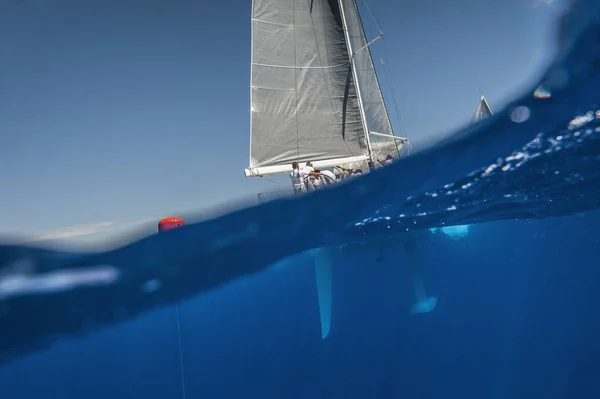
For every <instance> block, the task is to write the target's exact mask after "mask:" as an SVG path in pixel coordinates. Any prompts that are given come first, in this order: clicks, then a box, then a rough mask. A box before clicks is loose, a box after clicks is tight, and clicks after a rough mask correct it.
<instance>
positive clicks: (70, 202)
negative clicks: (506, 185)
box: [0, 0, 559, 234]
mask: <svg viewBox="0 0 600 399" xmlns="http://www.w3.org/2000/svg"><path fill="white" fill-rule="evenodd" d="M358 3H359V6H360V8H361V9H363V11H364V3H363V0H358ZM367 4H368V6H369V8H370V10H371V11H372V14H373V16H374V17H375V19H376V22H377V24H378V25H379V26H380V27H381V29H382V30H383V32H384V34H385V39H384V41H379V42H377V43H376V44H375V45H374V46H373V49H372V51H373V53H374V58H375V59H376V64H377V68H378V72H379V76H380V80H381V85H382V89H383V91H384V96H385V98H386V102H387V104H388V108H389V112H390V117H391V119H392V122H393V124H394V129H395V131H396V134H399V135H406V136H408V137H409V138H410V139H411V141H412V144H413V147H414V149H415V150H418V149H419V146H423V144H424V143H426V142H427V141H429V140H431V139H435V138H439V137H440V134H443V133H448V132H449V131H451V130H452V129H456V128H458V127H460V126H463V125H465V124H467V123H468V122H469V120H470V118H471V116H472V114H473V112H474V110H475V107H476V105H477V102H478V100H479V96H480V90H481V91H482V92H483V93H484V94H485V95H486V97H487V99H488V102H489V103H490V105H491V107H492V109H493V110H498V109H499V108H501V107H502V106H503V105H504V104H505V103H506V102H508V101H510V100H511V99H512V98H514V96H515V95H516V94H518V93H519V91H520V90H522V89H523V88H524V87H525V85H527V84H530V83H531V82H532V80H533V79H536V78H537V77H538V76H539V73H540V72H541V71H542V69H543V67H544V66H545V64H546V63H547V62H548V60H549V59H550V58H551V57H552V55H553V51H554V48H553V39H554V23H555V20H556V18H557V17H558V15H559V12H558V11H559V4H558V1H551V0H456V1H448V0H368V1H367ZM250 9H251V1H250V0H231V1H228V2H214V1H183V0H180V1H174V0H169V1H167V0H162V1H159V0H147V1H141V0H129V1H121V0H119V1H117V0H102V1H101V0H88V1H75V0H4V1H1V2H0V220H1V222H0V234H2V233H11V232H12V233H26V234H31V233H36V232H41V231H51V230H53V229H56V228H61V227H65V226H74V225H82V224H83V225H92V226H98V225H97V223H105V224H104V225H101V226H109V222H114V223H116V225H119V224H124V223H130V222H136V221H140V220H149V219H156V218H159V217H161V216H165V215H168V214H177V213H178V212H183V211H193V210H201V209H203V208H206V207H209V206H214V205H217V204H220V203H222V202H226V201H229V200H232V199H236V198H241V197H249V196H254V195H255V194H256V193H258V192H261V191H263V190H265V189H278V188H279V187H277V186H276V185H274V184H273V183H270V182H268V181H264V180H262V179H258V178H245V177H244V174H243V169H244V168H245V167H247V166H248V154H249V118H250V115H249V111H250V104H249V80H250V76H249V75H250ZM363 22H364V24H365V28H366V29H367V34H368V36H370V37H371V38H372V37H374V36H375V30H374V29H373V26H374V25H373V22H372V18H371V16H370V15H369V14H368V13H366V12H364V13H363ZM384 43H385V47H384V45H383V44H384ZM384 50H385V51H384ZM381 56H384V57H385V58H384V62H385V65H386V67H387V70H388V73H390V75H391V77H392V81H393V87H394V93H395V97H396V100H397V106H398V109H399V111H400V112H399V114H400V119H401V122H402V127H403V129H400V125H399V123H398V120H399V119H398V117H397V116H396V112H395V109H396V107H395V105H394V102H393V101H392V98H391V90H390V84H389V82H388V81H386V79H385V75H384V74H383V70H382V69H381V63H380V62H379V57H381ZM110 226H113V225H112V224H111V225H110Z"/></svg>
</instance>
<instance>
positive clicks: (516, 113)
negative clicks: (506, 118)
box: [510, 105, 531, 123]
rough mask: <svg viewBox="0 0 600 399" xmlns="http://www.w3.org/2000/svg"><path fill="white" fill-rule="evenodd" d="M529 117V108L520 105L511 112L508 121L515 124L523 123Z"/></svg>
mask: <svg viewBox="0 0 600 399" xmlns="http://www.w3.org/2000/svg"><path fill="white" fill-rule="evenodd" d="M530 116H531V111H529V108H527V107H525V106H523V105H521V106H519V107H517V108H515V109H513V110H512V112H511V113H510V120H511V121H513V122H515V123H523V122H526V121H527V120H528V119H529V117H530Z"/></svg>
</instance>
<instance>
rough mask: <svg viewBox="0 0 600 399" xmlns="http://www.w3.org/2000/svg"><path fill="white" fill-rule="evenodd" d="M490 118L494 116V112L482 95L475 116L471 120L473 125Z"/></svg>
mask: <svg viewBox="0 0 600 399" xmlns="http://www.w3.org/2000/svg"><path fill="white" fill-rule="evenodd" d="M489 116H492V110H491V108H490V105H489V104H488V102H487V100H486V99H485V97H484V96H483V95H482V96H481V98H480V99H479V104H478V105H477V109H475V113H474V114H473V118H471V125H472V124H474V123H477V122H479V121H481V120H483V119H485V118H487V117H489Z"/></svg>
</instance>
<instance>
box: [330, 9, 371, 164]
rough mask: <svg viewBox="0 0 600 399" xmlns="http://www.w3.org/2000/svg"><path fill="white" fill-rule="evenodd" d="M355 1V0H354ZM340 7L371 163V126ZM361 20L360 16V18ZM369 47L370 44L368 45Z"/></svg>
mask: <svg viewBox="0 0 600 399" xmlns="http://www.w3.org/2000/svg"><path fill="white" fill-rule="evenodd" d="M352 1H355V0H352ZM338 4H339V6H340V14H341V16H342V25H343V26H344V36H345V37H346V45H347V46H348V56H349V57H350V64H351V68H352V79H354V88H355V89H356V96H357V97H358V108H359V110H360V119H361V120H362V125H363V130H364V131H365V138H366V140H367V148H368V150H369V161H373V149H372V147H371V137H370V135H369V126H368V125H367V115H366V113H365V107H364V103H363V100H362V96H361V94H360V84H359V82H358V74H357V72H356V62H355V60H354V53H353V51H352V43H350V33H349V32H348V23H347V22H346V13H345V12H344V4H343V0H338ZM359 18H360V16H359ZM367 46H368V44H367Z"/></svg>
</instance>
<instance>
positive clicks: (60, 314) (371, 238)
mask: <svg viewBox="0 0 600 399" xmlns="http://www.w3.org/2000/svg"><path fill="white" fill-rule="evenodd" d="M559 33H560V34H559V35H558V37H559V38H560V41H559V43H560V44H561V52H560V54H559V55H558V57H557V59H556V63H555V64H553V65H552V66H551V67H550V69H549V70H548V73H547V74H546V76H545V77H544V78H543V79H542V80H541V81H540V85H539V86H541V87H543V90H540V89H539V88H538V90H537V92H536V93H537V94H536V95H533V93H534V90H535V89H536V88H535V87H534V88H532V89H531V91H530V92H529V93H526V95H524V96H523V97H522V98H520V99H518V100H516V101H515V102H514V103H513V104H511V105H509V106H508V107H507V108H506V109H505V110H503V111H502V112H500V113H498V114H497V115H495V116H494V117H493V118H490V119H488V120H486V121H484V122H482V123H481V124H478V125H476V126H474V127H472V128H470V129H468V130H466V131H464V132H460V133H458V134H456V135H454V136H453V137H452V138H451V139H450V140H448V141H447V142H445V143H441V144H439V145H438V146H436V147H434V148H431V149H429V150H426V151H423V152H421V153H419V154H416V155H414V156H410V157H408V158H406V159H405V160H402V161H400V162H397V163H395V164H393V165H391V166H389V167H386V168H382V169H379V170H378V171H376V172H374V173H372V174H369V175H367V176H364V177H362V178H360V179H356V180H354V181H352V182H350V183H348V184H341V185H338V186H336V187H335V188H334V189H331V190H329V189H328V190H321V191H319V192H316V193H314V194H311V195H307V196H305V197H301V198H295V199H283V200H277V201H273V202H270V203H267V204H265V205H263V206H255V207H249V208H245V209H242V210H239V211H235V212H231V213H228V214H226V215H224V216H221V217H217V218H214V219H211V220H206V221H204V222H198V223H195V224H191V225H188V226H186V227H184V228H181V229H177V230H174V231H171V232H168V233H165V234H161V235H160V236H156V235H155V236H151V237H148V238H145V239H142V240H140V241H137V242H134V243H132V244H130V245H126V246H124V247H121V248H117V249H115V250H111V251H107V252H102V253H96V254H72V253H68V252H66V253H65V252H53V251H46V250H40V249H36V248H27V247H20V246H15V245H8V244H7V245H4V246H0V272H1V273H0V276H1V277H0V314H1V318H0V322H1V324H0V327H1V328H0V360H1V361H2V364H0V392H2V397H8V398H11V399H12V398H15V399H19V398H44V399H49V398H61V399H62V398H81V397H90V398H95V397H98V398H106V397H111V398H180V397H182V392H181V373H180V359H179V356H178V354H179V352H178V345H177V339H176V338H177V330H176V323H175V313H174V310H173V309H174V308H173V306H172V305H173V304H175V303H177V302H179V301H182V300H184V299H186V298H187V299H188V300H187V301H185V302H183V303H182V304H181V308H180V311H181V327H182V342H183V349H184V351H183V352H184V362H185V377H186V386H187V389H186V392H187V397H188V398H197V397H211V398H212V397H241V396H242V395H243V396H244V397H260V398H281V397H285V398H315V397H324V398H364V397H379V398H439V397H448V396H451V397H463V398H493V399H495V398H506V397H511V398H531V397H543V398H571V397H578V398H588V397H589V398H597V397H600V388H598V387H597V386H598V384H597V383H595V382H594V381H596V379H597V377H598V375H599V374H600V340H599V339H598V338H599V336H600V322H599V321H598V320H599V316H598V310H597V309H598V305H599V302H600V294H599V292H600V291H599V288H600V269H598V268H597V266H596V259H597V258H598V254H599V251H600V249H599V248H598V241H599V240H600V232H598V227H599V226H600V223H599V222H600V214H598V213H597V212H596V211H595V210H596V209H597V208H598V205H599V204H600V201H599V198H600V197H599V190H600V182H599V181H598V178H599V172H598V171H599V170H600V168H599V166H600V139H599V137H600V112H598V110H599V109H600V106H599V104H600V94H598V93H600V4H598V2H597V1H591V0H584V1H579V2H577V3H576V6H574V8H573V11H572V12H571V13H570V14H569V16H568V17H567V18H565V20H564V23H563V24H562V27H561V31H560V32H559ZM541 92H542V93H544V95H540V93H541ZM407 172H409V173H407ZM332 204H335V206H332ZM290 209H293V210H294V211H293V212H290ZM560 216H562V217H560ZM515 219H518V220H515ZM454 224H472V225H473V226H472V229H471V233H470V235H469V236H467V237H466V238H463V239H461V240H453V239H450V238H448V237H446V236H444V235H441V234H436V235H433V236H432V237H431V238H430V239H428V240H426V241H422V242H420V243H419V256H420V257H421V266H422V267H421V272H422V278H423V280H424V282H425V284H426V286H427V290H428V292H429V293H431V294H432V295H435V296H437V297H438V298H439V302H438V306H437V308H436V309H435V311H433V312H431V313H427V314H420V315H410V314H409V312H408V310H409V308H410V306H411V304H412V302H413V298H412V295H413V294H412V288H411V286H410V277H409V274H408V271H407V268H406V263H407V261H406V259H405V255H404V252H403V251H402V248H401V247H400V246H399V245H397V244H396V245H391V244H390V242H389V241H388V242H387V244H386V245H388V246H389V248H388V249H387V250H388V252H387V254H386V256H385V259H384V260H383V261H376V258H377V249H376V243H377V241H379V242H381V241H380V240H381V239H384V238H385V239H389V238H390V237H401V236H402V234H406V233H407V232H411V231H416V230H424V229H428V228H430V227H439V226H444V225H454ZM364 241H368V242H370V244H366V245H365V246H363V247H361V248H359V249H356V248H355V249H354V250H352V251H345V252H344V251H335V252H334V254H335V255H334V256H335V259H334V262H335V269H334V280H335V285H334V298H333V299H334V309H333V315H334V317H333V324H332V330H331V334H330V336H329V337H328V338H327V339H326V340H324V341H323V340H321V337H320V333H319V316H318V311H317V302H316V292H315V284H314V279H315V277H314V270H313V268H312V258H311V256H310V254H307V253H304V254H301V255H298V256H296V257H295V258H289V259H288V260H286V261H285V262H284V263H283V264H279V265H278V266H277V267H273V268H269V266H270V265H272V264H273V263H275V262H277V261H279V260H281V259H283V258H285V257H287V256H291V255H293V254H297V253H301V252H303V251H306V250H309V249H311V248H318V247H338V246H339V245H342V244H347V243H358V242H364ZM373 242H375V244H373ZM84 269H85V271H86V273H83V274H82V273H81V272H82V270H84ZM50 272H54V273H63V274H62V275H60V274H59V276H60V277H61V278H59V279H53V280H51V281H49V280H43V278H47V277H48V274H47V273H50ZM67 272H68V273H70V274H69V275H68V276H67V274H65V273H67ZM257 272H260V273H257ZM78 273H79V274H78ZM18 276H21V278H24V280H21V283H24V284H22V285H19V280H15V277H18ZM54 276H55V277H56V274H55V275H54ZM249 276H250V277H249ZM74 277H75V278H77V280H76V281H73V280H72V279H73V278H74ZM34 278H37V279H38V280H33V279H34ZM40 278H41V279H42V280H40ZM86 279H87V282H88V283H89V282H90V280H94V282H95V284H96V285H95V286H91V287H90V286H85V284H82V283H84V282H85V281H86ZM49 282H52V284H50V285H49ZM66 282H71V283H78V284H79V285H80V286H79V287H76V289H74V290H57V289H56V285H57V284H59V285H60V284H63V288H64V284H65V283H66ZM148 282H151V283H152V284H150V285H148ZM158 283H160V284H158ZM149 287H153V288H154V289H148V288H149ZM49 288H52V289H53V290H52V291H48V289H49ZM215 288H216V290H215ZM41 290H45V291H44V292H43V293H42V292H41ZM201 293H202V294H203V295H199V294H201ZM136 316H137V317H136ZM105 325H112V326H111V327H108V328H103V327H104V326H105ZM74 334H80V335H83V337H82V338H74V337H73V335H74ZM52 345H55V347H54V348H52V349H48V348H50V346H52Z"/></svg>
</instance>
